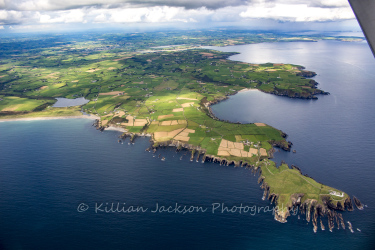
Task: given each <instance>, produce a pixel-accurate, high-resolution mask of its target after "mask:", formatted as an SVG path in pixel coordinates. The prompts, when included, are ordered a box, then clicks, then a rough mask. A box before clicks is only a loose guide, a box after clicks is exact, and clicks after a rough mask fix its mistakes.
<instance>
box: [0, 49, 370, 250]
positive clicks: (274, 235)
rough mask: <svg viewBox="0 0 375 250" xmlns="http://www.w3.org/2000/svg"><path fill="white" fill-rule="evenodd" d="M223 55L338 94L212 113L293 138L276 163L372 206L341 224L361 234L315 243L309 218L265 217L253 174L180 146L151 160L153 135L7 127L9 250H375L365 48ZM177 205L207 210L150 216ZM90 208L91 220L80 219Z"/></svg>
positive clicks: (72, 123)
mask: <svg viewBox="0 0 375 250" xmlns="http://www.w3.org/2000/svg"><path fill="white" fill-rule="evenodd" d="M220 50H226V51H240V52H241V54H240V55H236V56H233V57H232V58H231V59H233V60H243V61H247V62H254V63H261V62H269V61H271V62H275V63H278V62H284V63H294V64H301V65H304V66H305V67H306V68H307V69H308V70H313V71H316V72H317V73H318V76H316V77H315V79H316V81H317V82H319V83H320V85H319V87H320V88H322V89H324V90H326V91H329V92H331V95H329V96H320V97H319V100H317V101H307V100H293V99H288V98H284V97H277V96H272V95H268V94H264V93H261V92H244V93H240V94H237V95H236V96H233V97H231V98H230V99H229V100H227V101H224V102H222V103H220V104H218V105H215V106H214V107H213V110H214V112H215V114H216V115H217V116H219V117H220V118H223V119H230V120H233V121H242V122H257V121H261V122H266V123H268V124H270V125H272V126H275V127H277V128H279V129H281V130H283V131H284V132H286V133H287V134H289V138H288V139H289V140H291V141H292V142H293V143H294V149H296V150H297V153H296V154H292V153H285V152H281V153H278V154H276V158H275V160H276V161H278V162H279V161H281V160H285V161H287V162H288V163H293V164H296V165H298V166H299V167H300V168H301V169H302V171H303V172H304V173H307V174H308V175H310V176H312V177H313V178H314V179H316V180H317V181H320V182H322V183H325V184H327V185H330V186H333V187H336V188H339V189H342V190H343V191H345V192H347V193H348V194H350V195H356V196H357V197H358V198H359V199H361V201H362V202H363V203H364V204H366V205H368V207H367V208H365V210H363V211H358V210H357V209H356V210H355V211H354V212H344V213H343V217H344V219H345V221H347V220H349V221H351V222H352V224H353V227H354V229H356V228H360V229H361V230H362V232H358V231H357V230H355V233H353V234H352V233H350V231H349V230H348V229H346V230H343V229H340V230H337V229H334V230H333V232H332V233H330V232H329V231H328V230H325V231H321V230H320V229H319V230H318V232H317V233H316V234H314V233H313V231H312V225H311V223H309V224H308V225H307V223H306V221H305V220H303V219H302V216H301V219H300V220H298V218H297V216H291V217H289V218H288V223H285V224H281V223H278V222H276V221H274V219H273V216H272V212H264V210H267V208H269V209H272V206H269V203H268V202H267V201H262V200H261V197H262V190H261V189H260V188H259V185H258V184H257V177H254V176H253V175H252V174H251V171H249V170H246V169H243V168H233V167H225V166H219V165H218V164H213V163H204V164H202V163H197V162H195V161H194V162H190V161H189V160H188V159H189V154H187V155H184V154H185V153H186V152H183V153H178V154H176V153H175V152H174V151H175V150H174V149H166V150H163V151H160V152H159V153H161V154H162V155H163V156H165V157H166V161H165V162H162V161H161V160H160V159H158V158H157V157H153V154H152V153H148V152H145V151H144V149H145V148H147V147H148V146H149V142H148V138H139V139H138V140H136V143H135V144H134V145H128V144H127V142H126V143H124V144H119V143H117V136H118V135H119V134H120V133H119V132H115V131H106V132H104V133H100V132H98V131H97V130H95V129H94V128H93V127H92V126H91V123H92V122H91V121H87V120H83V119H82V120H81V119H71V120H50V121H28V122H5V123H0V131H1V132H0V218H1V220H0V249H125V248H127V249H136V248H137V249H163V248H168V249H197V248H198V249H260V248H262V249H275V248H279V249H290V248H291V247H300V248H305V249H313V248H315V249H318V248H319V249H332V248H338V249H340V248H341V249H372V246H373V245H372V243H373V239H374V235H375V210H374V207H375V202H374V200H375V194H374V187H375V185H374V181H373V179H374V177H375V169H374V164H375V154H374V153H373V148H374V144H375V129H374V125H373V124H375V116H374V112H373V95H374V93H375V83H374V80H373V79H374V78H375V72H374V69H375V59H374V58H373V57H372V55H371V52H370V50H369V49H368V47H367V44H364V43H343V42H318V43H275V44H255V45H245V46H232V47H226V48H220ZM239 106H240V107H241V108H238V107H239ZM159 153H158V154H159ZM181 156H183V160H179V158H180V157H181ZM176 202H177V203H179V204H180V205H188V206H194V207H201V208H202V209H206V210H205V212H202V211H200V212H197V211H194V212H192V213H186V214H179V213H174V212H173V213H152V212H151V211H152V210H154V208H155V206H156V203H158V204H159V206H162V205H164V206H173V207H175V203H176ZM81 203H85V204H87V205H88V206H89V208H88V210H87V211H84V212H78V211H77V208H78V206H79V205H80V204H81ZM95 203H97V205H98V206H99V205H100V204H101V203H103V206H101V207H100V206H99V209H104V207H105V203H115V204H117V203H120V204H121V205H122V204H123V203H126V205H125V206H120V209H121V208H122V207H125V208H128V207H129V206H134V207H136V206H142V207H143V208H144V209H147V211H145V212H142V211H139V212H133V213H119V212H115V213H111V212H108V213H106V212H104V211H101V210H98V211H97V213H95ZM213 203H224V205H225V206H227V207H229V208H231V207H232V206H234V205H235V206H239V205H240V204H241V203H242V204H243V206H248V211H247V213H241V214H239V213H238V211H237V212H236V213H230V212H224V213H221V208H219V209H217V210H215V213H213V212H212V207H213ZM215 205H216V204H215ZM267 206H269V207H267ZM250 207H251V209H250ZM261 207H264V209H263V210H261V211H260V212H259V213H255V214H254V210H253V209H255V208H256V209H258V208H261ZM80 208H81V209H82V208H87V207H85V206H84V205H82V206H81V207H80ZM180 210H182V209H180ZM252 214H254V215H252ZM324 224H325V225H326V226H327V222H326V219H324Z"/></svg>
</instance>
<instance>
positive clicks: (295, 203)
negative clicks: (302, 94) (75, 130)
mask: <svg viewBox="0 0 375 250" xmlns="http://www.w3.org/2000/svg"><path fill="white" fill-rule="evenodd" d="M237 93H238V92H235V93H233V94H231V95H234V94H237ZM324 93H325V94H329V93H327V92H324ZM228 96H230V95H227V96H225V97H222V98H217V99H215V100H213V101H207V99H206V98H204V99H202V101H201V103H200V104H201V107H202V110H203V111H205V112H206V114H207V115H208V116H210V117H211V118H212V119H215V120H219V121H223V122H228V123H232V122H230V121H228V120H221V119H219V118H217V117H216V116H215V115H214V114H213V112H212V110H211V107H210V106H211V105H214V104H217V103H219V102H221V101H223V100H226V99H228V98H229V97H228ZM295 98H296V97H295ZM298 98H299V97H298ZM306 99H309V98H306ZM311 99H314V98H311ZM93 126H95V127H96V128H97V129H98V130H100V131H103V130H105V129H107V128H108V126H106V127H102V126H100V120H99V119H97V120H95V122H94V124H93ZM119 131H120V130H119ZM281 132H282V131H281ZM140 136H141V137H144V136H149V137H151V139H150V143H151V146H150V147H149V148H147V149H146V151H152V152H153V153H156V151H157V150H158V149H160V148H165V147H175V148H176V151H180V150H182V149H186V150H188V151H190V152H191V157H190V161H193V160H194V159H196V161H197V162H198V161H201V162H202V163H204V162H214V163H219V164H220V165H226V166H229V165H234V166H235V167H245V168H249V169H251V170H252V172H255V173H259V175H260V177H259V179H258V183H259V184H261V186H260V187H261V188H262V189H263V190H264V193H263V198H262V199H263V200H265V199H268V200H270V201H271V204H272V203H273V204H275V206H276V210H275V213H274V218H275V220H276V221H278V222H281V223H286V222H287V220H286V219H287V217H288V216H290V211H293V212H295V211H300V213H301V214H306V220H307V222H310V220H311V221H312V224H313V230H314V232H316V231H317V229H318V218H319V217H320V225H321V228H322V230H324V229H325V227H324V224H323V222H322V218H323V217H327V219H328V228H329V230H330V231H331V232H332V229H333V228H334V227H335V224H336V226H337V228H338V229H339V228H340V225H341V227H342V228H344V229H345V223H344V220H343V217H342V215H341V213H339V212H337V211H345V210H347V211H353V204H352V200H351V199H350V198H347V199H345V200H344V201H337V202H336V205H335V204H334V203H333V202H332V200H331V198H330V196H329V195H326V196H324V197H323V198H322V200H323V205H321V204H318V201H317V200H314V199H307V200H305V201H304V202H301V200H302V198H303V196H304V194H299V193H295V194H293V195H292V197H291V202H292V205H291V206H290V207H287V208H282V209H280V208H278V207H277V201H278V198H279V194H275V193H270V188H269V186H268V184H267V183H266V182H265V181H264V177H263V176H262V170H261V168H260V167H257V166H254V165H252V164H251V163H249V162H247V161H242V160H240V161H234V160H228V159H227V158H225V157H218V156H215V155H209V154H206V150H205V149H203V148H201V147H199V146H194V145H191V144H189V143H184V142H181V141H178V140H173V139H172V140H169V141H165V142H156V141H155V140H154V139H153V135H152V134H147V133H131V132H124V133H123V134H122V135H121V136H120V137H119V138H120V140H119V142H121V143H122V142H123V141H124V140H126V138H129V140H130V143H134V141H135V139H136V138H137V137H140ZM282 136H283V137H284V138H286V137H287V134H285V133H284V132H282ZM270 144H271V145H272V146H273V147H279V148H281V149H283V150H285V151H290V149H291V147H292V145H293V143H292V142H290V141H288V142H286V143H285V142H276V141H270ZM273 153H274V148H272V149H271V150H269V152H268V154H269V156H270V157H267V158H272V157H273ZM159 156H160V155H159ZM291 167H292V168H294V169H297V170H298V171H299V172H300V173H301V174H302V172H301V169H299V168H298V167H297V166H294V165H292V166H291ZM304 176H307V175H304ZM307 177H308V176H307ZM310 178H311V177H310ZM353 200H354V204H355V205H356V206H357V208H358V209H359V210H362V209H363V205H362V204H361V203H360V201H359V200H358V199H357V198H356V197H355V196H354V197H353Z"/></svg>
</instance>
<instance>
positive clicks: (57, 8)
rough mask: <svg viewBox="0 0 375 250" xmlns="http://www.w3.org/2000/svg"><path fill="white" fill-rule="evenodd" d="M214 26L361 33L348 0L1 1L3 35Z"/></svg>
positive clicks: (0, 12)
mask: <svg viewBox="0 0 375 250" xmlns="http://www.w3.org/2000/svg"><path fill="white" fill-rule="evenodd" d="M211 27H241V28H248V29H256V30H262V29H264V30H270V29H272V30H282V31H294V30H296V31H298V30H317V31H358V30H360V28H359V26H358V24H357V21H356V19H355V16H354V14H353V12H352V10H351V8H350V6H349V3H348V1H347V0H0V32H5V31H20V32H26V31H27V32H30V31H43V30H69V29H72V30H74V29H95V28H97V29H105V28H117V29H119V28H123V29H132V28H133V29H151V30H152V29H158V28H175V29H178V28H211Z"/></svg>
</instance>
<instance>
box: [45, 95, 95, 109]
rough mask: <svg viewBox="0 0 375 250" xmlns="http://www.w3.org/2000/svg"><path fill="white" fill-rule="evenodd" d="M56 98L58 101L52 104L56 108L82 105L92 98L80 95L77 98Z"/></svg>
mask: <svg viewBox="0 0 375 250" xmlns="http://www.w3.org/2000/svg"><path fill="white" fill-rule="evenodd" d="M56 100H57V102H56V103H55V104H54V105H53V106H52V107H54V108H64V107H72V106H80V105H83V104H86V103H88V102H89V101H90V100H86V99H85V98H84V97H80V98H76V99H68V98H56Z"/></svg>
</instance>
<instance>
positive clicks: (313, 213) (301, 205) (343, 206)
mask: <svg viewBox="0 0 375 250" xmlns="http://www.w3.org/2000/svg"><path fill="white" fill-rule="evenodd" d="M291 167H292V168H293V169H297V170H298V171H299V172H300V173H301V174H302V172H301V170H300V169H299V168H298V167H297V166H294V165H292V166H291ZM305 176H306V175H305ZM309 178H311V177H309ZM264 179H265V178H264V177H263V176H262V170H260V176H259V179H258V184H261V186H260V187H261V188H262V189H263V190H264V193H263V200H265V199H268V200H269V201H270V202H271V203H273V204H275V206H276V208H278V204H277V202H278V198H279V195H278V194H275V193H271V192H270V187H269V185H268V184H267V183H266V182H265V181H264ZM312 179H313V178H312ZM303 196H304V194H303V193H295V194H293V195H292V197H291V205H290V206H289V207H285V208H284V207H283V208H282V209H276V211H275V220H276V221H279V222H281V223H285V222H287V220H286V219H287V217H289V216H290V211H293V213H294V215H296V214H295V213H296V212H297V211H299V212H300V213H301V214H305V215H306V221H307V222H308V223H309V222H310V220H311V222H312V224H313V230H314V232H317V229H318V218H319V217H320V225H321V229H322V230H325V227H324V224H323V222H322V218H324V217H327V220H328V228H329V230H330V231H331V232H332V229H334V227H335V225H336V227H337V229H340V225H341V227H342V228H343V229H345V222H344V219H343V217H342V214H341V213H340V212H339V211H353V210H354V208H353V203H352V200H351V199H350V197H348V198H346V199H345V200H343V201H337V202H336V205H335V204H334V203H333V200H331V197H330V195H323V197H322V200H323V205H322V204H318V201H317V200H315V199H307V200H305V201H304V202H302V199H303ZM353 201H354V204H355V205H356V206H357V204H358V206H357V208H358V209H359V210H362V209H363V205H362V204H361V203H360V201H359V200H358V198H356V197H355V196H353Z"/></svg>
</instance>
